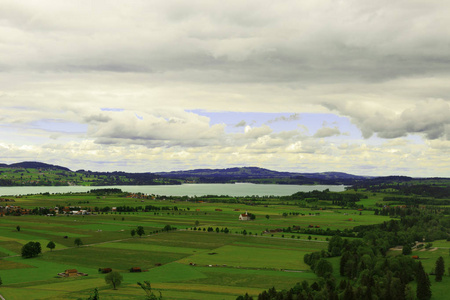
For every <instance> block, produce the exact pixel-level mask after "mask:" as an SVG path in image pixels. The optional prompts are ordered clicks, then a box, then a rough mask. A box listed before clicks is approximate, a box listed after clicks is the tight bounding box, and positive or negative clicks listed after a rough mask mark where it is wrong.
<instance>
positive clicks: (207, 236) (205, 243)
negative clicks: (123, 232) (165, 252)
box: [124, 231, 245, 249]
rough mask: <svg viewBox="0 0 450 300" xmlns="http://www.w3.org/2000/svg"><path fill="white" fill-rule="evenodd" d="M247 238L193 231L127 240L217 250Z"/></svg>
mask: <svg viewBox="0 0 450 300" xmlns="http://www.w3.org/2000/svg"><path fill="white" fill-rule="evenodd" d="M243 240H245V237H241V236H235V235H226V234H217V233H202V232H200V233H197V232H192V231H176V232H168V233H158V234H153V235H150V236H148V237H146V238H135V239H131V240H126V241H124V242H129V243H151V244H155V245H160V246H170V247H184V248H196V249H215V248H219V247H222V246H225V245H228V244H232V243H233V242H237V241H243Z"/></svg>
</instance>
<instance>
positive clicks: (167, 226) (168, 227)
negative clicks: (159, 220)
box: [163, 225, 173, 231]
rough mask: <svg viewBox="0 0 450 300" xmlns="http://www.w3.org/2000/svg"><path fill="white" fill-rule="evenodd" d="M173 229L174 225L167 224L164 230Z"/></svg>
mask: <svg viewBox="0 0 450 300" xmlns="http://www.w3.org/2000/svg"><path fill="white" fill-rule="evenodd" d="M172 229H173V227H172V226H170V225H166V226H164V229H163V230H164V231H171V230H172Z"/></svg>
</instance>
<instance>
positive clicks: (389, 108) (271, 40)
mask: <svg viewBox="0 0 450 300" xmlns="http://www.w3.org/2000/svg"><path fill="white" fill-rule="evenodd" d="M449 14H450V5H449V4H448V3H446V2H445V1H414V2H405V1H394V2H392V1H387V0H381V1H376V2H373V1H372V2H370V1H355V0H350V1H328V0H326V1H312V0H311V1H295V0H287V1H283V2H282V3H278V2H277V3H275V2H273V1H268V0H260V1H254V0H250V1H237V0H230V1H227V3H220V2H213V1H202V0H193V1H189V3H185V2H183V1H175V2H173V1H152V2H149V1H144V0H136V1H132V2H130V3H121V2H111V1H106V0H98V1H85V0H81V1H71V2H69V1H57V0H41V1H34V2H27V3H26V4H24V3H22V2H20V1H14V0H4V1H1V3H0V18H1V19H2V22H1V23H0V36H1V37H2V38H1V41H0V49H1V53H2V55H1V56H0V95H1V107H0V122H1V124H0V126H1V127H0V129H1V134H2V142H3V143H5V145H8V146H7V147H6V148H0V149H1V150H0V152H1V153H0V155H1V156H2V157H3V158H4V159H5V160H10V161H11V160H12V162H15V161H17V160H21V159H22V158H24V160H30V159H44V158H45V159H46V160H47V161H53V160H55V161H54V162H56V160H57V159H58V160H60V161H63V162H67V163H68V164H69V163H71V162H72V161H74V162H75V163H74V164H75V165H76V166H79V167H80V168H86V169H88V168H90V169H94V167H86V166H85V165H84V166H82V165H83V164H84V163H85V164H86V165H90V166H95V167H98V168H103V169H105V168H109V167H111V168H113V165H109V164H106V163H104V162H106V161H108V160H109V159H111V160H113V161H115V165H116V166H122V163H124V164H126V166H127V168H129V170H133V168H136V170H137V169H139V170H143V171H146V170H148V169H149V167H150V166H152V165H150V164H148V163H146V162H147V161H151V162H152V164H157V165H158V167H159V168H161V170H164V169H166V168H167V169H169V168H172V167H176V168H181V167H182V166H196V165H208V166H219V165H220V166H227V165H231V164H232V165H236V164H239V163H241V164H245V165H247V164H249V163H252V164H255V165H266V166H278V167H277V169H286V168H292V169H295V168H303V169H309V170H311V171H315V169H321V170H329V169H330V168H336V169H339V168H341V169H342V170H354V168H357V169H356V170H362V169H361V168H360V169H358V168H359V167H357V166H371V165H374V166H379V168H378V169H376V171H374V172H378V173H383V172H385V170H393V169H392V168H391V167H390V166H391V165H396V164H399V165H400V166H399V168H403V167H407V168H410V171H408V172H409V173H411V174H413V173H414V174H426V173H427V172H428V173H432V172H433V171H436V173H439V174H447V175H448V170H449V169H450V168H449V162H448V159H447V157H448V147H447V143H446V142H448V141H449V139H450V133H449V132H450V121H449V116H450V109H449V101H450V100H449V96H448V95H450V85H449V84H448V82H450V72H449V70H450V59H449V58H450V56H449V53H450V49H449V45H448V42H447V41H448V40H449V39H450V31H449V30H448V29H447V28H449V27H450V18H448V15H449ZM30 45H33V46H32V47H30ZM200 110H203V111H207V112H221V111H228V112H229V111H232V112H241V113H246V112H261V113H262V112H264V113H277V114H278V115H279V114H286V112H290V113H291V112H292V113H293V112H296V113H299V114H301V113H305V112H306V113H322V114H326V113H330V111H331V112H333V113H335V114H337V115H339V116H347V117H348V118H349V119H350V120H351V122H352V123H353V124H354V125H356V126H357V127H358V128H359V129H360V130H361V133H362V135H363V137H364V138H365V140H360V139H359V136H356V135H357V134H358V133H355V132H354V131H353V128H349V127H350V126H345V124H342V123H339V124H338V125H336V124H333V123H332V122H329V123H326V124H324V125H323V126H322V128H318V127H317V126H312V125H311V124H308V122H307V121H305V120H302V119H300V118H299V115H298V114H291V115H290V116H288V115H287V114H286V116H282V117H277V118H272V119H271V120H270V121H267V122H266V123H265V125H263V126H260V123H261V122H256V121H255V122H251V121H249V119H244V118H239V119H238V120H232V121H229V122H228V120H225V121H223V124H222V123H221V124H216V125H215V124H214V123H211V120H209V119H208V118H206V117H202V116H199V115H197V114H195V113H192V114H189V113H187V112H186V111H200ZM241 119H242V121H241V122H239V120H241ZM45 120H64V121H65V122H66V123H67V124H78V125H80V127H79V128H83V130H80V132H79V133H77V135H76V136H75V134H59V133H54V132H52V130H51V129H52V128H49V126H47V127H45V126H43V125H45V123H46V122H47V123H46V124H47V125H48V124H49V123H48V121H45ZM244 120H247V121H244ZM290 121H299V122H297V123H298V126H297V130H292V129H293V128H292V126H291V127H288V126H284V125H287V124H285V123H282V122H290ZM277 122H280V123H281V124H279V123H277ZM235 123H237V124H236V125H231V126H236V127H243V128H245V130H244V132H243V133H227V131H226V130H225V126H226V125H224V124H235ZM275 123H277V124H275ZM33 124H41V125H42V126H40V127H36V126H34V127H33ZM272 124H274V125H273V126H272ZM282 125H283V126H282ZM73 126H74V127H75V125H73ZM83 126H84V127H83ZM86 126H87V128H88V129H87V130H85V128H86ZM271 126H272V127H273V128H271ZM308 126H309V128H308ZM318 126H319V127H320V124H319V125H318ZM333 126H339V127H338V128H333ZM60 127H61V126H57V125H55V126H54V128H53V129H54V130H53V131H55V130H56V131H57V130H59V129H61V128H60ZM234 130H235V131H238V129H234ZM283 130H290V131H283ZM81 131H83V132H81ZM230 131H231V130H230ZM308 131H309V132H315V134H314V135H313V137H307V136H308V134H307V133H308ZM341 131H343V132H344V131H345V132H350V133H351V134H350V135H349V136H348V137H345V140H343V139H344V137H342V135H344V134H343V133H341ZM412 135H413V136H414V139H415V138H417V136H420V137H421V139H423V140H425V141H422V140H421V139H419V140H420V141H417V140H414V143H413V142H411V140H412V137H411V136H412ZM331 136H333V138H332V139H315V138H321V137H322V138H324V137H331ZM377 137H378V138H381V139H382V140H380V139H378V138H377ZM52 138H57V142H58V143H56V142H55V140H52ZM384 139H387V140H392V141H397V139H403V140H405V141H407V142H405V143H407V144H406V145H403V146H402V145H401V141H397V142H398V144H397V145H394V143H385V142H386V141H385V140H384ZM48 145H50V146H49V147H47V146H48ZM56 145H59V146H60V147H58V148H55V149H54V150H52V149H51V146H55V147H56ZM87 145H88V146H87ZM21 146H25V147H21ZM409 146H411V147H409ZM409 148H411V149H409ZM5 149H6V150H5ZM394 150H395V151H394ZM264 151H265V152H266V153H264ZM96 161H98V162H99V163H96ZM100 162H102V163H100ZM355 166H356V167H355ZM390 168H391V169H390ZM113 169H114V168H113ZM386 172H387V171H386Z"/></svg>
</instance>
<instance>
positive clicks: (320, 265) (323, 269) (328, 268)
mask: <svg viewBox="0 0 450 300" xmlns="http://www.w3.org/2000/svg"><path fill="white" fill-rule="evenodd" d="M314 272H315V273H316V274H317V276H320V277H325V276H326V275H327V274H331V273H333V265H331V263H330V262H329V261H328V260H326V259H325V258H321V259H320V260H319V261H318V262H317V264H316V265H315V267H314Z"/></svg>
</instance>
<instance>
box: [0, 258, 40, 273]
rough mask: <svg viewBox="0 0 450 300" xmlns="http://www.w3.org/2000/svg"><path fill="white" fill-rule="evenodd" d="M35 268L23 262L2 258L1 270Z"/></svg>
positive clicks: (0, 262)
mask: <svg viewBox="0 0 450 300" xmlns="http://www.w3.org/2000/svg"><path fill="white" fill-rule="evenodd" d="M28 268H35V267H34V266H30V265H27V264H22V263H18V262H14V261H9V260H3V259H0V270H15V269H28Z"/></svg>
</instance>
